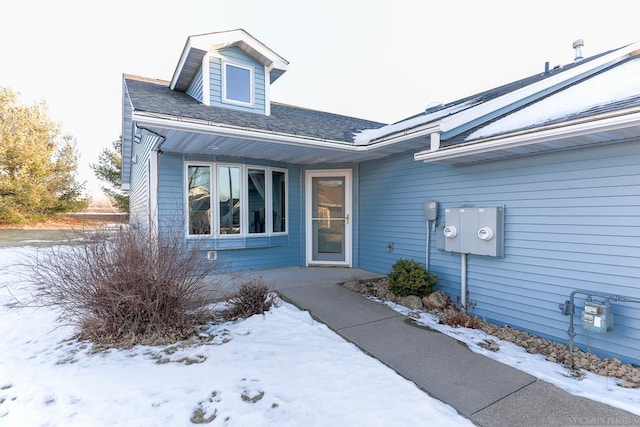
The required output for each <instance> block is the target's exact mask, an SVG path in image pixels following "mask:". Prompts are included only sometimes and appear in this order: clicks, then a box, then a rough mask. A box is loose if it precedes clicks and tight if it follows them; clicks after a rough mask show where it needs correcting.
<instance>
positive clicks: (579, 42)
mask: <svg viewBox="0 0 640 427" xmlns="http://www.w3.org/2000/svg"><path fill="white" fill-rule="evenodd" d="M583 47H584V40H582V39H578V40H576V41H574V42H573V49H574V50H575V51H576V57H575V59H574V60H573V62H580V61H582V48H583Z"/></svg>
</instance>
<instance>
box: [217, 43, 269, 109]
mask: <svg viewBox="0 0 640 427" xmlns="http://www.w3.org/2000/svg"><path fill="white" fill-rule="evenodd" d="M217 54H218V55H219V56H212V57H211V59H210V61H209V78H210V81H211V85H210V94H211V105H212V106H216V107H223V108H231V109H235V110H240V111H248V112H251V113H259V114H264V113H265V102H266V100H265V97H266V91H265V73H264V65H262V64H260V63H259V62H256V61H255V60H254V59H253V58H251V57H250V56H249V55H247V54H246V53H244V52H243V51H242V50H240V49H238V48H236V47H233V48H227V49H221V50H220V51H218V52H217ZM223 61H224V62H228V63H230V64H237V65H241V66H245V67H251V68H252V69H253V81H254V86H253V106H252V107H247V106H242V105H236V104H230V103H225V102H223V101H222V85H223V81H222V76H223V73H222V64H223Z"/></svg>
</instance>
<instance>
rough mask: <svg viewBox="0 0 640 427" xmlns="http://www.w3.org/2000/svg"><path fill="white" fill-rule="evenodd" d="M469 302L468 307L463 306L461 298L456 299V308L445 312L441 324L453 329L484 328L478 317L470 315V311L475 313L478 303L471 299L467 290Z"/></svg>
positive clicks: (441, 317)
mask: <svg viewBox="0 0 640 427" xmlns="http://www.w3.org/2000/svg"><path fill="white" fill-rule="evenodd" d="M465 296H466V298H465V300H466V301H467V304H466V306H465V305H464V304H462V301H461V300H460V297H459V296H458V297H456V306H457V307H454V308H449V309H447V310H445V311H444V313H443V314H442V316H440V323H443V324H445V325H449V326H452V327H454V328H455V327H462V328H472V329H482V327H483V326H484V322H483V321H482V319H480V318H479V317H478V316H475V315H473V314H469V313H468V312H467V309H469V311H473V310H474V309H475V308H476V303H475V302H473V301H471V300H470V299H469V291H468V290H467V292H466V294H465Z"/></svg>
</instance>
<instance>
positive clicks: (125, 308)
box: [30, 228, 214, 346]
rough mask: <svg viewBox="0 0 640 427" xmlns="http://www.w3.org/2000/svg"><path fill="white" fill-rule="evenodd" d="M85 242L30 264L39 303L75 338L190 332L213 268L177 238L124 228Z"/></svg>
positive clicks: (165, 336) (126, 340) (125, 339)
mask: <svg viewBox="0 0 640 427" xmlns="http://www.w3.org/2000/svg"><path fill="white" fill-rule="evenodd" d="M86 237H87V238H88V239H87V241H88V242H89V243H85V244H77V245H71V246H59V247H54V248H52V249H51V250H47V251H45V252H44V253H41V254H40V255H39V256H37V257H36V258H34V259H33V260H31V262H30V264H31V265H30V266H31V269H32V279H33V281H34V282H35V283H36V284H37V285H38V288H37V291H36V295H37V297H38V299H39V301H40V302H41V303H42V304H44V305H46V306H54V307H57V308H58V309H59V313H60V314H59V320H61V321H63V322H64V323H66V324H71V325H75V326H78V327H79V330H80V333H79V338H82V339H89V340H91V341H93V342H95V343H99V344H108V345H116V346H130V345H133V344H136V343H159V342H169V341H175V340H177V339H181V338H185V337H187V336H188V335H190V334H191V333H192V332H193V330H194V328H193V326H194V324H195V322H196V321H197V319H196V318H195V317H196V314H194V313H196V312H197V311H194V309H195V308H197V307H199V306H202V305H203V304H204V303H205V302H206V301H207V285H206V282H205V280H204V279H205V277H206V276H208V275H209V274H211V273H212V270H213V268H214V264H212V263H211V262H210V261H207V260H206V259H205V257H202V256H201V254H199V253H198V251H197V250H196V249H189V250H188V249H187V248H186V247H185V242H184V237H183V236H182V235H180V234H179V233H161V234H160V235H159V236H158V235H155V234H151V233H150V232H148V231H144V230H134V229H128V228H123V229H120V230H115V231H114V230H111V231H99V232H95V233H92V234H91V235H90V236H86Z"/></svg>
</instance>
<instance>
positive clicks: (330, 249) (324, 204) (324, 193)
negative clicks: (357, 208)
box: [311, 177, 346, 261]
mask: <svg viewBox="0 0 640 427" xmlns="http://www.w3.org/2000/svg"><path fill="white" fill-rule="evenodd" d="M344 187H345V179H344V177H313V178H312V192H313V198H312V215H313V217H312V219H311V220H312V226H313V255H314V260H315V261H344V260H345V256H344V254H345V227H346V218H345V206H344V202H345V188H344Z"/></svg>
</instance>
